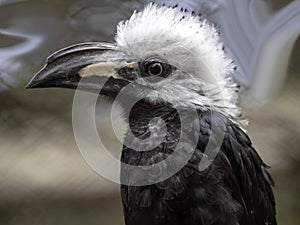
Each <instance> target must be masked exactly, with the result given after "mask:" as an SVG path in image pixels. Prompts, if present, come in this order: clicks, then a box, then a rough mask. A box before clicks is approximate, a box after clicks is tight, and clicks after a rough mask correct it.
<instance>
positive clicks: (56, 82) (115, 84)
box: [26, 42, 138, 97]
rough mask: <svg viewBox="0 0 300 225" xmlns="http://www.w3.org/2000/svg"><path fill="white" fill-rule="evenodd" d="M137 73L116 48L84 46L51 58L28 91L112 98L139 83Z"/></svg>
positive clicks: (74, 47)
mask: <svg viewBox="0 0 300 225" xmlns="http://www.w3.org/2000/svg"><path fill="white" fill-rule="evenodd" d="M137 73H138V65H137V63H136V62H134V61H131V60H130V59H128V57H127V56H126V55H125V54H124V53H123V52H122V51H120V50H118V49H117V48H116V46H115V45H113V44H107V43H96V42H93V43H82V44H77V45H73V46H70V47H67V48H64V49H62V50H60V51H58V52H56V53H54V54H52V55H51V56H50V57H48V59H47V62H46V65H45V66H44V67H43V68H42V69H41V70H40V71H39V72H38V73H37V74H36V75H35V76H34V77H33V78H32V80H31V81H30V82H29V83H28V85H27V86H26V88H27V89H32V88H50V87H62V88H71V89H76V88H79V89H81V90H85V91H89V92H94V93H99V94H103V95H107V96H112V97H113V96H116V95H117V94H118V93H119V92H120V90H121V89H122V88H123V87H125V86H126V85H127V84H129V83H130V82H131V81H133V80H134V79H136V77H137ZM99 87H102V89H101V88H99ZM100 89H101V91H100Z"/></svg>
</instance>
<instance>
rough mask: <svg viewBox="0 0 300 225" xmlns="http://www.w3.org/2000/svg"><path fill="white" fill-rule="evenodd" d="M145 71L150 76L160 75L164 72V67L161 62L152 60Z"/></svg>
mask: <svg viewBox="0 0 300 225" xmlns="http://www.w3.org/2000/svg"><path fill="white" fill-rule="evenodd" d="M147 72H148V74H149V75H150V76H160V75H162V74H163V72H164V67H163V65H162V64H161V63H158V62H154V63H151V64H150V65H149V66H148V69H147Z"/></svg>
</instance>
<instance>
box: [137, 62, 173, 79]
mask: <svg viewBox="0 0 300 225" xmlns="http://www.w3.org/2000/svg"><path fill="white" fill-rule="evenodd" d="M140 68H141V75H142V77H152V76H154V77H168V76H169V75H170V74H171V72H172V66H171V65H169V64H168V63H166V62H160V61H158V60H154V59H150V60H145V61H143V62H142V63H141V64H140Z"/></svg>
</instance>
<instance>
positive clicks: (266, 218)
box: [27, 3, 277, 225]
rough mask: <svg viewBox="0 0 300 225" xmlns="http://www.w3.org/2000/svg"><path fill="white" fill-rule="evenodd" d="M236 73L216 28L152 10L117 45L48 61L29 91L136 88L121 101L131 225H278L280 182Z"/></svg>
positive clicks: (173, 9)
mask: <svg viewBox="0 0 300 225" xmlns="http://www.w3.org/2000/svg"><path fill="white" fill-rule="evenodd" d="M235 70H236V66H235V64H234V62H233V60H232V59H231V58H230V57H229V56H228V54H226V49H224V44H223V42H222V39H221V38H220V34H219V30H218V26H217V25H215V24H213V23H211V22H210V21H208V20H207V19H206V18H203V17H202V16H201V15H198V14H195V13H194V12H190V11H188V10H185V9H184V8H180V6H178V5H174V6H166V5H160V4H156V3H150V4H148V5H146V6H145V8H144V9H143V10H139V11H135V12H134V13H133V14H132V16H131V17H130V18H129V19H128V20H125V21H121V22H120V23H119V24H118V26H117V32H116V36H115V43H103V42H88V43H80V44H76V45H72V46H70V47H66V48H64V49H62V50H59V51H58V52H55V53H54V54H52V55H51V56H49V57H48V59H47V62H46V65H45V66H44V67H43V68H42V69H41V70H40V71H39V72H38V73H37V74H36V75H35V76H34V77H33V78H32V80H31V81H30V82H29V83H28V85H27V88H29V89H33V88H53V87H57V88H69V89H80V90H83V91H88V92H93V93H97V94H99V95H100V96H105V97H106V98H107V99H109V100H110V101H114V100H115V99H116V98H117V97H118V95H119V93H120V92H122V91H123V90H124V89H125V90H127V91H125V92H124V93H123V96H125V97H123V98H120V99H119V104H120V105H121V106H122V107H123V109H124V111H126V112H128V114H129V117H128V120H127V122H128V124H129V126H128V131H127V133H126V134H125V139H124V145H123V149H122V155H121V162H122V166H121V178H120V181H121V182H120V183H121V187H120V191H121V199H122V205H123V212H124V220H125V224H126V225H140V224H143V225H150V224H151V225H159V224H164V225H179V224H180V225H183V224H186V225H276V224H277V222H276V208H275V207H276V206H275V198H274V194H273V191H272V186H273V185H274V181H273V179H272V177H271V175H270V174H269V172H268V169H269V166H268V165H267V164H265V163H264V161H263V160H262V158H261V157H260V156H259V154H258V152H257V151H256V150H255V148H254V147H253V145H252V142H251V140H250V138H249V137H248V135H247V133H246V128H245V127H246V125H245V122H244V120H243V118H242V114H241V109H240V107H239V105H238V95H239V93H238V86H237V85H236V84H235V83H234V81H233V79H232V74H233V73H234V71H235ZM100 87H101V88H100ZM126 99H135V103H134V104H133V106H132V107H129V106H128V104H127V101H126ZM156 118H160V119H159V120H156ZM162 124H163V125H162ZM208 146H212V150H210V151H207V148H208ZM211 153H212V154H211ZM172 156H174V157H173V158H172V160H168V159H169V158H171V157H172ZM203 162H208V164H207V165H206V164H205V163H203ZM154 165H155V166H154ZM156 165H158V166H156ZM203 165H204V166H203ZM132 168H134V169H132ZM136 168H142V169H136ZM152 168H155V169H152Z"/></svg>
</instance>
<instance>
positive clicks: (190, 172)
mask: <svg viewBox="0 0 300 225" xmlns="http://www.w3.org/2000/svg"><path fill="white" fill-rule="evenodd" d="M187 115H188V114H187ZM198 116H199V122H200V133H199V139H198V144H197V149H196V151H195V152H194V153H193V155H192V157H191V159H190V160H189V162H188V164H187V165H185V166H184V167H183V168H182V169H181V170H180V171H179V172H177V173H176V174H175V175H173V176H172V177H170V178H169V179H167V180H165V181H163V182H159V183H157V184H153V185H148V186H130V185H129V186H128V185H122V186H121V194H122V202H123V206H124V214H125V221H126V224H127V225H140V224H143V225H147V224H149V225H150V224H151V225H156V224H157V225H158V224H164V225H177V224H178V225H179V224H180V225H182V224H186V225H213V224H214V225H225V224H226V225H231V224H232V225H237V224H240V225H267V224H268V225H275V224H276V219H275V214H276V213H275V201H274V196H273V193H272V189H271V186H272V185H273V182H272V178H271V177H270V175H269V173H268V172H267V170H266V169H267V166H266V164H264V162H263V161H262V159H261V158H260V157H259V155H258V154H257V152H256V150H255V149H254V148H253V147H252V144H251V141H250V140H249V138H248V136H247V134H245V133H244V132H243V131H242V130H241V129H240V128H239V127H238V126H237V125H236V124H235V123H233V122H232V121H231V120H229V119H228V118H226V117H225V116H224V115H222V114H221V113H217V112H214V113H212V112H211V111H201V110H198ZM155 117H161V118H162V119H163V120H164V121H165V123H166V126H167V133H166V135H165V137H164V141H163V143H161V144H160V145H159V146H158V147H156V148H154V149H153V150H151V151H145V152H141V151H135V150H132V149H130V148H128V147H126V146H124V147H123V152H122V162H123V163H126V164H129V165H135V166H137V165H139V166H145V165H152V164H155V163H157V162H160V161H163V160H164V159H166V158H167V157H168V156H169V155H170V154H172V153H173V150H174V149H175V146H176V145H177V144H178V141H179V136H180V132H181V131H180V130H181V129H180V128H181V124H180V119H179V115H178V112H177V110H176V109H174V108H173V107H172V106H171V105H169V104H165V103H161V104H158V105H152V104H148V103H146V102H145V101H139V102H138V103H137V104H136V105H135V106H134V108H133V109H132V110H131V113H130V128H131V130H132V132H133V133H134V135H136V136H137V137H139V138H142V139H143V138H145V137H148V136H150V130H149V129H148V124H149V122H150V121H151V119H153V118H155ZM212 121H214V122H215V123H216V124H217V125H220V126H221V125H222V124H221V123H223V125H225V137H224V140H223V141H222V145H221V149H220V152H219V153H218V155H217V157H216V158H215V160H214V161H213V163H212V164H211V165H210V166H209V167H208V168H207V169H206V170H204V171H199V162H200V160H201V158H202V157H205V155H204V153H203V152H204V149H205V147H206V145H207V143H208V140H209V138H211V139H213V140H214V139H218V138H219V137H218V134H216V133H215V132H214V130H213V129H211V124H212ZM183 132H185V131H183ZM127 138H130V137H127ZM127 141H130V140H127ZM186 144H187V146H184V147H185V149H184V147H183V149H182V151H187V150H188V148H189V146H188V143H186ZM174 163H176V162H174ZM169 167H172V165H165V167H161V168H160V169H161V170H166V169H168V168H169ZM156 172H157V173H156V174H151V173H153V171H152V172H151V173H150V172H149V173H147V171H144V174H136V173H133V172H132V171H131V170H130V169H128V168H127V167H126V166H123V167H122V179H123V181H126V182H125V183H127V184H130V180H131V179H133V178H134V179H136V176H139V177H140V179H149V181H150V182H151V181H152V180H151V179H155V177H156V178H157V177H158V176H159V175H160V174H161V171H159V170H158V171H156Z"/></svg>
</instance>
